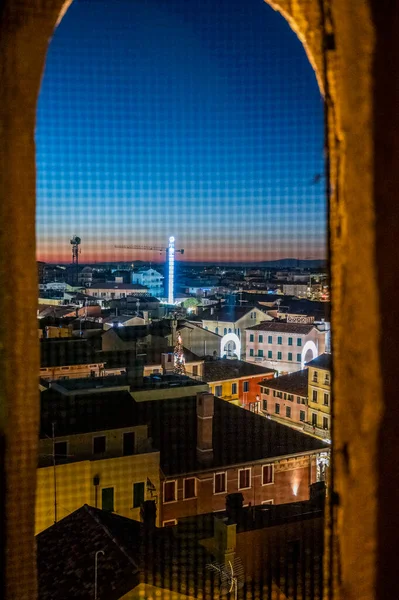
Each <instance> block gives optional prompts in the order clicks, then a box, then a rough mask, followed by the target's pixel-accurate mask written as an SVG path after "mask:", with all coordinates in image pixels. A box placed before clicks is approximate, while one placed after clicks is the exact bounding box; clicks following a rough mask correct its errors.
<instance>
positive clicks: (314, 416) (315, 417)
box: [312, 413, 317, 427]
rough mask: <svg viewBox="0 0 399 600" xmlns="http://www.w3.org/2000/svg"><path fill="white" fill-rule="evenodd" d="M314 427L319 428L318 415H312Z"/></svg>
mask: <svg viewBox="0 0 399 600" xmlns="http://www.w3.org/2000/svg"><path fill="white" fill-rule="evenodd" d="M312 425H313V427H317V414H316V413H313V414H312Z"/></svg>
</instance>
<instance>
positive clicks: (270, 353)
mask: <svg viewBox="0 0 399 600" xmlns="http://www.w3.org/2000/svg"><path fill="white" fill-rule="evenodd" d="M267 358H273V352H272V351H271V350H268V351H267Z"/></svg>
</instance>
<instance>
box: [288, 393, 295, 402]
mask: <svg viewBox="0 0 399 600" xmlns="http://www.w3.org/2000/svg"><path fill="white" fill-rule="evenodd" d="M287 398H288V400H289V401H290V402H293V401H294V396H293V395H292V394H288V396H287Z"/></svg>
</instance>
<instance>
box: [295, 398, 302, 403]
mask: <svg viewBox="0 0 399 600" xmlns="http://www.w3.org/2000/svg"><path fill="white" fill-rule="evenodd" d="M296 403H297V404H300V403H301V399H300V397H299V396H297V397H296Z"/></svg>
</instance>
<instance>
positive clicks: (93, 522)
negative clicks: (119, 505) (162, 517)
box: [36, 504, 218, 600]
mask: <svg viewBox="0 0 399 600" xmlns="http://www.w3.org/2000/svg"><path fill="white" fill-rule="evenodd" d="M36 542H37V557H38V561H37V564H38V576H39V577H38V579H39V598H40V600H66V599H69V598H77V599H81V600H86V599H87V598H93V597H94V568H95V561H94V557H95V553H96V552H97V551H98V550H102V551H103V552H104V555H99V556H98V570H97V576H98V580H97V581H98V597H99V598H107V600H117V599H118V598H121V597H122V596H124V595H125V594H126V593H127V592H129V591H130V590H132V589H133V588H135V587H136V586H137V585H138V583H139V582H140V581H145V582H147V583H149V584H150V585H151V584H152V585H158V586H159V584H160V582H162V587H164V588H169V589H173V590H175V591H180V592H182V591H184V589H183V586H184V585H185V584H187V582H190V583H194V584H195V585H196V586H197V587H198V588H199V589H202V590H204V579H205V578H206V579H207V580H208V581H210V582H211V581H212V580H213V577H212V575H211V574H209V570H207V569H206V565H207V564H208V563H210V562H211V561H212V557H211V555H210V554H209V553H208V552H207V551H206V550H205V548H204V547H202V546H201V545H200V544H198V543H197V540H196V539H195V538H193V537H191V539H189V538H187V537H186V536H185V537H184V538H178V539H177V538H176V536H175V534H174V531H172V530H171V528H169V527H163V528H160V529H155V530H154V531H152V532H151V533H149V532H148V531H146V530H145V528H144V525H143V524H142V523H139V522H138V521H134V520H133V519H128V518H126V517H121V516H119V515H116V514H115V513H109V512H106V511H103V510H99V509H97V508H93V507H91V506H88V505H87V504H85V505H84V506H82V507H81V508H79V509H78V510H76V511H75V512H73V513H71V514H70V515H68V516H67V517H65V518H64V519H62V520H61V521H59V522H58V523H55V524H54V525H53V526H51V527H49V528H48V529H46V530H45V531H43V532H42V533H40V534H39V535H37V536H36ZM176 569H177V572H178V574H179V576H178V577H175V574H176ZM215 591H216V590H215ZM212 596H213V597H216V596H218V594H216V595H213V594H212Z"/></svg>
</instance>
